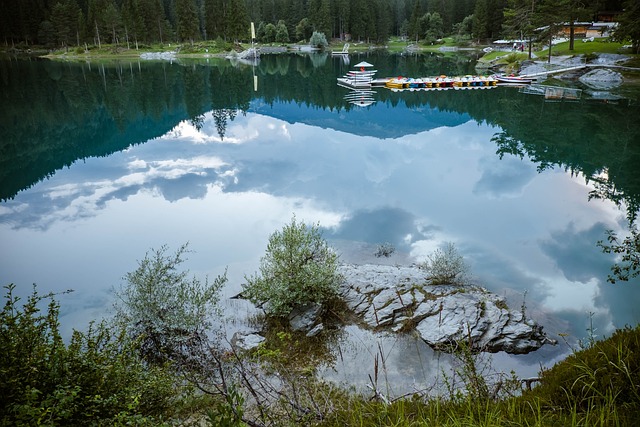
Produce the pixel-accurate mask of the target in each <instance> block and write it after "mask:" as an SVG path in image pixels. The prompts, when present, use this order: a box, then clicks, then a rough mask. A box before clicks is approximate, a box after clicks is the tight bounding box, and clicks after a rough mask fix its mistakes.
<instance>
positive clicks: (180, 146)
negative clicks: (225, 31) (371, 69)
mask: <svg viewBox="0 0 640 427" xmlns="http://www.w3.org/2000/svg"><path fill="white" fill-rule="evenodd" d="M362 59H366V60H367V61H369V62H372V63H374V64H376V65H377V68H379V69H380V73H381V75H397V74H403V75H416V76H417V75H428V74H441V73H447V74H465V73H469V72H472V71H471V70H472V68H469V67H472V66H473V63H472V62H470V59H469V58H465V57H455V58H454V59H446V58H438V57H435V58H433V57H432V56H428V57H411V58H404V57H392V56H368V57H366V58H362ZM357 60H360V58H353V59H352V62H353V63H355V62H354V61H357ZM0 64H2V72H1V74H0V75H1V76H2V85H3V90H2V93H3V95H2V97H3V98H2V110H1V111H2V114H1V115H0V118H1V120H2V121H1V122H0V125H1V126H0V131H1V132H2V139H1V141H2V142H0V146H1V147H2V151H1V156H0V162H2V168H1V169H2V172H0V174H1V175H0V179H1V181H0V182H1V183H2V185H1V186H0V189H1V190H2V198H3V201H2V203H1V204H0V241H1V242H2V244H1V247H0V251H1V256H0V271H2V272H3V277H2V280H3V284H8V283H15V284H16V285H17V289H18V292H19V293H20V294H22V295H27V294H28V293H29V291H30V289H31V284H32V283H36V284H37V285H38V288H39V290H40V291H41V292H45V291H61V290H64V289H68V288H72V289H74V290H75V292H74V293H72V294H70V295H67V296H64V297H62V301H61V302H62V317H61V322H62V327H63V329H64V330H66V331H67V332H68V331H70V330H71V328H79V329H82V328H83V327H85V326H86V325H87V323H88V322H89V321H90V320H91V319H95V318H100V317H102V316H104V315H106V314H108V311H109V306H110V304H111V298H112V297H111V289H112V287H114V286H118V285H119V284H120V283H121V277H122V276H123V275H124V274H125V273H126V272H128V271H131V270H133V269H134V268H135V267H136V260H138V259H141V258H142V257H143V256H144V254H145V252H146V251H147V250H149V249H150V248H158V247H160V246H161V245H163V244H167V245H168V246H169V247H171V248H177V247H178V246H179V245H180V244H182V243H184V242H187V241H188V242H189V243H190V248H191V249H192V250H193V251H194V252H193V253H192V254H191V255H190V258H189V261H188V263H187V265H186V267H187V268H189V269H190V270H191V271H192V273H194V274H195V275H197V276H198V277H201V278H203V277H204V276H205V275H209V276H215V275H218V274H222V273H223V272H224V271H225V269H226V270H227V272H228V277H229V286H228V287H227V288H226V289H225V291H224V293H225V296H226V297H228V296H232V295H235V294H236V293H237V292H238V291H239V290H240V287H241V283H242V282H243V277H244V275H245V274H251V273H253V272H254V271H256V269H257V267H258V263H259V259H260V256H262V255H263V253H264V250H265V247H266V243H267V239H268V236H269V235H270V234H271V233H272V232H273V231H275V230H277V229H279V228H281V227H282V225H283V224H285V223H287V222H288V221H289V220H290V219H291V217H292V215H294V214H295V215H296V217H297V218H298V219H301V220H304V221H307V222H317V223H319V224H320V225H321V227H322V228H323V230H324V236H325V237H326V238H327V240H329V242H330V244H332V245H333V246H334V247H335V248H336V249H337V250H338V251H339V252H340V254H341V257H342V260H343V261H345V262H357V263H364V262H386V263H392V264H410V263H412V262H415V261H420V260H422V259H424V257H425V256H426V255H427V254H429V253H430V252H431V251H433V250H434V249H435V248H437V247H438V246H439V245H440V244H442V243H443V242H446V241H452V242H455V244H456V245H457V247H458V248H459V250H460V251H461V253H462V254H463V255H464V256H465V258H466V260H467V261H468V262H469V264H470V265H471V271H472V274H473V276H474V279H475V281H476V282H477V283H478V284H481V285H482V286H485V287H487V288H488V289H490V290H491V291H494V292H496V293H499V294H503V295H506V296H507V298H508V302H509V303H510V305H511V307H512V308H518V307H520V305H521V304H522V303H523V301H524V303H525V304H526V306H527V309H528V312H529V314H530V317H532V318H534V319H536V320H537V321H538V322H540V323H541V324H543V325H544V326H545V330H546V331H547V332H548V333H549V335H550V336H551V337H552V338H556V339H557V338H558V334H568V336H569V338H568V339H569V340H570V341H571V342H572V343H573V342H575V340H576V339H580V338H584V337H586V336H587V331H586V328H587V327H588V326H589V319H590V316H589V313H594V314H593V321H594V326H595V327H596V328H597V331H596V334H598V335H603V334H607V333H610V332H611V331H612V330H613V329H614V328H619V327H624V326H625V325H627V324H629V325H635V324H636V323H637V322H638V320H640V309H638V308H637V307H638V304H637V302H638V301H639V299H638V297H639V296H640V286H638V285H640V283H638V281H635V282H633V283H622V284H617V285H610V284H607V283H606V276H607V273H608V271H609V266H610V264H611V261H612V258H611V257H610V256H608V255H605V254H602V253H601V251H600V250H599V249H598V248H597V247H596V242H597V241H598V240H601V239H603V238H604V230H606V229H614V230H617V231H624V229H625V227H626V219H625V214H626V212H625V210H623V209H620V208H619V207H617V206H616V205H615V204H614V203H613V202H612V201H610V200H608V199H605V200H589V194H590V193H592V192H593V191H598V192H599V193H603V194H604V193H606V192H607V190H611V189H612V188H615V190H616V191H618V192H620V193H622V196H623V198H624V199H625V200H627V201H630V202H634V200H638V199H637V197H638V195H639V194H640V191H638V183H639V182H640V179H638V178H639V176H638V170H640V168H639V167H638V166H639V165H640V154H638V153H639V149H640V147H639V145H640V136H639V135H640V124H639V123H638V121H637V117H639V116H638V112H640V111H639V107H638V102H637V100H629V99H624V100H622V101H620V102H618V103H617V104H603V103H600V101H596V100H590V99H589V97H588V96H586V95H585V99H583V100H582V101H581V102H579V103H565V102H563V103H548V102H544V100H543V99H542V98H541V97H535V96H531V95H525V94H520V93H518V91H517V89H513V88H497V89H490V90H476V91H442V92H429V93H425V92H422V93H393V92H390V91H387V90H386V89H377V91H376V94H375V99H376V101H377V102H376V103H374V104H373V105H372V106H371V107H366V108H359V107H355V106H353V105H351V104H348V103H347V102H346V101H344V99H343V97H344V95H345V94H346V93H347V90H346V89H343V88H338V87H336V85H335V78H336V77H337V76H339V75H341V74H342V73H344V72H345V71H346V69H348V68H349V67H350V66H349V65H345V64H343V63H342V62H340V60H339V59H332V58H331V57H328V58H327V57H324V58H317V57H313V59H312V58H309V57H307V56H297V55H295V56H291V57H288V56H285V57H271V58H270V57H266V58H263V60H262V61H261V63H260V65H259V66H258V67H256V68H252V67H247V66H242V65H240V66H238V67H233V66H231V65H230V64H229V63H228V62H225V61H213V60H211V61H209V62H204V61H200V62H192V63H188V64H175V63H174V64H169V63H144V62H143V63H118V64H108V65H96V64H59V63H51V62H42V61H32V62H28V63H24V62H15V61H13V62H7V61H3V62H0ZM434 67H435V68H438V69H440V71H435V68H434ZM253 75H257V76H258V82H259V83H258V88H257V89H258V90H254V86H253ZM587 178H588V179H587ZM609 193H610V191H609ZM383 242H390V243H393V244H394V246H395V247H396V248H397V252H396V253H395V254H394V255H393V256H392V257H391V258H389V259H380V258H376V257H374V255H373V254H374V252H375V250H376V246H377V245H378V244H380V243H383ZM250 312H251V308H250V307H248V306H247V305H246V304H243V303H241V302H237V301H235V302H229V303H227V316H229V317H230V319H231V320H229V322H228V326H227V327H228V330H229V332H232V331H234V330H236V329H242V328H245V327H246V326H245V325H244V323H243V319H244V317H246V315H247V313H250ZM378 344H380V346H381V348H383V350H384V352H385V353H386V355H387V362H388V363H387V368H388V375H389V381H390V383H392V384H394V387H397V389H396V390H397V391H398V392H403V391H406V390H410V389H412V388H413V387H424V386H428V385H429V384H432V383H433V382H434V381H435V380H434V377H437V375H438V374H439V372H440V371H441V370H440V367H441V366H440V364H441V363H442V364H445V365H447V364H448V363H450V358H449V357H448V356H446V355H440V354H439V353H436V352H433V351H432V350H431V349H429V348H428V347H427V346H426V345H424V344H423V343H421V342H418V341H416V340H415V339H414V338H413V337H410V336H403V337H397V336H389V335H386V334H372V333H371V332H368V331H360V330H359V329H358V328H355V327H349V328H348V329H347V333H346V334H345V335H343V336H342V337H341V339H340V340H338V341H337V342H336V343H333V344H331V345H333V347H332V348H334V349H337V348H338V346H339V347H340V351H338V350H336V351H335V353H337V354H339V355H340V357H336V360H335V364H334V365H333V366H332V367H331V368H327V369H326V370H325V371H324V375H325V376H327V377H329V378H333V379H335V380H336V381H340V382H345V383H347V384H356V385H360V386H362V385H364V384H365V383H367V382H368V374H371V373H372V371H371V369H372V366H373V357H374V356H375V354H376V353H377V352H378V351H379V347H378ZM567 351H568V346H566V345H562V344H561V345H559V346H557V347H548V346H545V347H544V348H543V349H542V350H540V351H538V352H535V353H531V354H529V355H524V356H510V355H505V354H497V355H494V356H493V360H494V365H496V368H497V369H500V370H504V371H509V370H511V369H514V370H516V372H517V373H518V374H520V375H522V376H529V375H534V374H535V373H536V372H537V370H538V369H539V367H540V364H543V365H545V366H549V365H550V364H552V363H553V362H554V361H556V360H559V359H561V358H562V357H564V355H565V354H566V353H567ZM416 384H418V385H416Z"/></svg>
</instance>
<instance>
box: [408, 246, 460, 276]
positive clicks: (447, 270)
mask: <svg viewBox="0 0 640 427" xmlns="http://www.w3.org/2000/svg"><path fill="white" fill-rule="evenodd" d="M418 266H419V267H420V268H422V269H424V270H426V271H427V273H428V274H429V275H430V276H431V283H432V284H434V285H437V284H454V285H465V284H467V282H468V275H469V266H468V265H467V263H466V262H465V261H464V258H463V257H462V255H460V254H459V253H458V250H457V249H456V247H455V245H454V244H453V243H451V242H447V243H446V244H445V246H444V249H436V251H435V252H434V253H432V254H430V255H428V256H427V259H426V260H425V261H424V262H423V263H421V264H419V265H418Z"/></svg>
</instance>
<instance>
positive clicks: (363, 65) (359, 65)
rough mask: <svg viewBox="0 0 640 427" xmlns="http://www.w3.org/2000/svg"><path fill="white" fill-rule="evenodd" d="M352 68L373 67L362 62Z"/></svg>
mask: <svg viewBox="0 0 640 427" xmlns="http://www.w3.org/2000/svg"><path fill="white" fill-rule="evenodd" d="M354 67H373V64H369V63H368V62H365V61H362V62H361V63H359V64H356V65H354Z"/></svg>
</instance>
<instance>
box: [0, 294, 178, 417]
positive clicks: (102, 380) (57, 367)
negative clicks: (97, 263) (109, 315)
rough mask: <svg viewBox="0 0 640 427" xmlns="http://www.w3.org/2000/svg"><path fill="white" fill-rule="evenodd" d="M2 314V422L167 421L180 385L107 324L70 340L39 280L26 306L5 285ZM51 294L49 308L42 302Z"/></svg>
mask: <svg viewBox="0 0 640 427" xmlns="http://www.w3.org/2000/svg"><path fill="white" fill-rule="evenodd" d="M5 289H6V294H5V296H4V297H5V299H6V303H5V305H4V308H3V309H2V312H0V348H2V358H0V372H1V373H2V381H0V396H2V399H0V402H1V403H0V425H50V426H51V425H134V424H135V425H150V426H151V425H161V421H160V420H161V418H162V417H163V416H164V415H166V414H169V413H171V411H172V408H173V406H174V405H175V403H176V398H177V395H178V393H179V391H177V390H175V389H174V388H175V386H176V384H175V383H174V382H173V381H172V379H171V377H170V376H169V375H168V374H167V373H166V371H164V370H163V369H160V368H154V367H149V366H147V365H145V364H144V363H143V362H142V361H141V360H140V358H139V357H138V356H137V348H136V347H135V343H134V342H132V341H129V340H127V339H126V335H125V334H123V333H120V332H118V331H115V332H114V331H112V330H110V329H109V328H108V327H107V326H106V325H105V324H104V323H100V324H97V325H91V326H90V327H89V330H88V331H87V332H78V331H74V333H73V336H72V338H71V341H70V343H69V345H68V346H67V345H65V344H64V342H63V340H62V338H61V335H60V331H59V323H58V316H59V304H58V302H56V301H55V300H54V298H53V297H54V295H53V294H48V295H44V296H41V295H39V294H38V293H37V290H36V288H35V286H34V290H33V293H32V294H31V296H29V298H28V299H27V300H26V302H25V303H24V304H21V303H20V299H19V298H18V297H15V296H14V295H13V290H14V289H15V287H14V285H9V286H5ZM47 300H48V307H47V310H46V311H45V312H41V309H40V306H41V305H43V303H45V302H46V301H47Z"/></svg>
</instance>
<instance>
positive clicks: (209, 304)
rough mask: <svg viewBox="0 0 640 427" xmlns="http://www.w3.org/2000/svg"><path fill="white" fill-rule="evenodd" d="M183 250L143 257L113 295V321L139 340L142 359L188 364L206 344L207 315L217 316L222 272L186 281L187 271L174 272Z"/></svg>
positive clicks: (209, 321) (181, 258) (208, 322)
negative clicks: (212, 279)
mask: <svg viewBox="0 0 640 427" xmlns="http://www.w3.org/2000/svg"><path fill="white" fill-rule="evenodd" d="M187 246H188V245H187V244H184V245H182V246H181V247H180V248H179V249H178V250H177V251H176V253H175V254H173V255H170V254H167V247H166V246H162V247H161V248H160V249H158V250H152V251H151V253H147V254H146V255H145V258H144V259H143V260H142V261H139V263H138V268H137V269H136V270H134V271H132V272H129V273H127V274H126V275H125V277H124V280H125V282H126V284H124V285H122V286H121V287H120V289H119V290H118V291H116V296H117V298H118V301H117V302H116V304H115V309H116V320H117V322H118V323H119V324H120V325H122V327H123V328H124V329H125V330H126V331H127V332H128V334H129V336H130V337H131V338H134V339H136V340H139V341H140V346H141V354H142V356H143V357H144V359H145V360H146V361H148V362H151V363H154V364H159V365H160V364H163V363H165V362H167V361H173V362H178V363H187V362H188V359H189V357H190V356H191V355H195V354H196V353H197V352H198V351H199V349H200V348H201V347H202V344H204V343H205V341H206V340H207V332H208V331H209V329H210V327H211V316H212V315H213V314H216V313H218V312H219V307H218V301H219V291H220V289H221V288H222V286H224V284H225V283H226V281H227V277H226V272H225V273H224V274H223V275H222V276H218V277H216V279H215V280H214V281H213V282H212V283H210V282H209V281H208V279H207V280H205V282H204V283H202V282H201V281H200V280H198V279H197V278H196V277H193V278H188V274H189V272H188V271H179V267H180V264H182V263H183V262H184V261H185V259H184V254H185V252H187Z"/></svg>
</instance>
